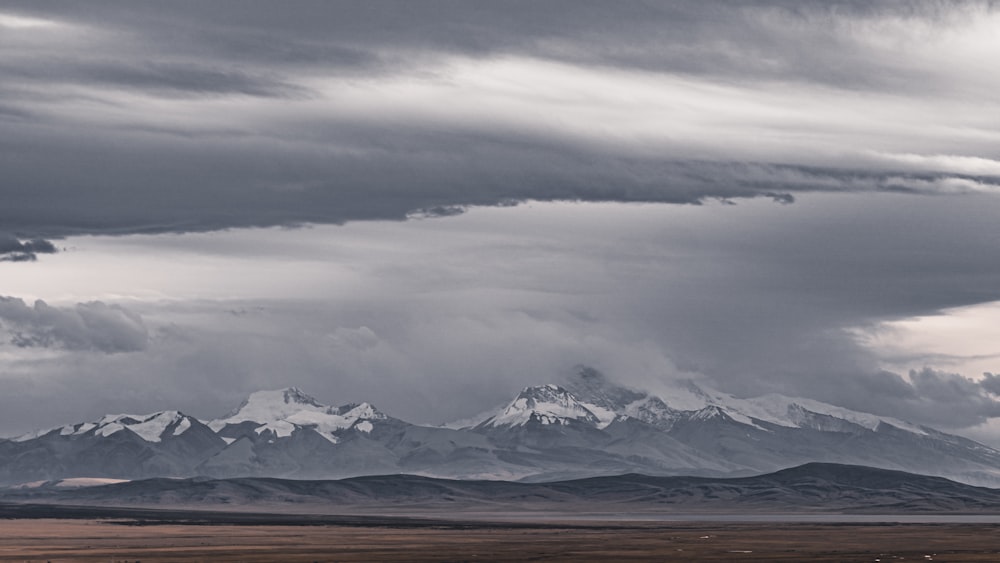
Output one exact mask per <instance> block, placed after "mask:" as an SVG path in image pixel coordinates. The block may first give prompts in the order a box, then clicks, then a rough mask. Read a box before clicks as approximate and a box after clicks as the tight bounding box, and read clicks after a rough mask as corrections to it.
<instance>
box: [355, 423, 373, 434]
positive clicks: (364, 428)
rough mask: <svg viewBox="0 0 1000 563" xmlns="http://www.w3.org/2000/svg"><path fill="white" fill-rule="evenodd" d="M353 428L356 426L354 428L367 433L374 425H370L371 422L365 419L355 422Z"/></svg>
mask: <svg viewBox="0 0 1000 563" xmlns="http://www.w3.org/2000/svg"><path fill="white" fill-rule="evenodd" d="M354 428H356V429H358V430H360V431H362V432H364V433H369V432H371V431H372V428H374V426H372V423H371V422H369V421H367V420H362V421H361V422H359V423H357V424H355V425H354Z"/></svg>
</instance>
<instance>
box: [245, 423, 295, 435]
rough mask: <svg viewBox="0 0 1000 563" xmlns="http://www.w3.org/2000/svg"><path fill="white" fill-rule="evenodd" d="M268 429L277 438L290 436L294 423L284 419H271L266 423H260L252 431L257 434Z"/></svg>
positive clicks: (293, 430)
mask: <svg viewBox="0 0 1000 563" xmlns="http://www.w3.org/2000/svg"><path fill="white" fill-rule="evenodd" d="M268 430H270V431H271V432H274V435H275V436H277V437H278V438H286V437H288V436H291V435H292V432H295V425H294V424H292V423H291V422H286V421H284V420H273V421H271V422H268V423H267V424H261V425H260V426H258V427H257V428H256V429H255V430H254V432H256V433H257V434H263V433H264V432H267V431H268Z"/></svg>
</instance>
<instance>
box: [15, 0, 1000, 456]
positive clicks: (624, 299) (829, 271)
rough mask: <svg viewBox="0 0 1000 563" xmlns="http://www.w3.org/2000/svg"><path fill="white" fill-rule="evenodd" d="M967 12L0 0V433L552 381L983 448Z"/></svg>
mask: <svg viewBox="0 0 1000 563" xmlns="http://www.w3.org/2000/svg"><path fill="white" fill-rule="evenodd" d="M997 60H1000V6H998V5H996V4H995V3H992V2H939V1H935V2H930V1H928V2H918V1H912V2H896V1H891V0H890V1H884V2H877V3H872V2H862V1H858V2H829V1H822V2H820V1H816V2H809V1H788V2H785V1H773V2H706V1H692V2H683V1H677V2H662V3H658V2H627V1H625V2H587V1H580V0H573V1H567V2H557V1H549V2H537V1H532V2H515V1H508V2H466V1H454V2H449V1H425V2H380V1H365V2H325V1H324V2H307V1H295V2H272V3H251V2H243V1H238V2H237V1H232V2H226V1H213V2H201V1H191V2H171V3H162V2H132V1H128V2H125V1H120V2H106V1H94V2H87V3H79V2H70V1H67V2H37V1H24V2H18V1H16V0H13V1H11V0H8V1H6V2H4V3H3V4H2V5H0V386H2V390H3V392H2V393H0V435H14V434H17V433H20V432H25V431H28V430H31V429H34V428H37V427H43V426H53V425H57V424H62V423H68V422H78V421H83V420H88V419H93V418H96V417H98V416H100V415H102V414H104V413H106V412H122V411H134V412H150V411H154V410H160V409H165V408H180V409H181V410H184V411H186V412H189V413H190V414H193V415H196V416H200V417H203V418H212V417H216V416H219V415H221V414H223V413H224V412H225V411H227V410H229V409H231V408H233V407H234V406H236V404H238V403H239V401H240V399H241V398H242V397H243V396H245V395H246V394H247V393H249V392H251V391H254V390H258V389H262V388H277V387H283V386H286V385H297V386H299V387H301V388H303V389H304V390H305V391H306V392H308V393H311V394H313V395H315V396H316V397H317V398H318V399H320V400H322V401H324V402H327V403H333V404H342V403H346V402H350V401H360V400H368V401H371V402H373V403H375V404H376V406H378V407H379V408H381V409H382V410H384V411H386V412H388V413H390V414H392V415H394V416H397V417H400V418H403V419H405V420H410V421H413V422H421V423H440V422H444V421H446V420H449V419H454V418H462V417H466V416H469V415H472V414H475V413H477V412H479V411H481V410H484V409H486V408H489V407H491V406H494V405H496V404H498V403H501V402H503V401H504V400H506V399H508V398H509V397H510V396H511V395H512V394H513V393H516V391H517V390H518V389H519V388H520V387H521V386H523V385H529V384H537V383H547V382H550V381H557V380H558V379H559V378H560V377H562V376H563V375H564V374H565V373H567V372H569V371H570V370H572V369H573V366H575V365H578V364H586V365H590V366H593V367H595V368H598V369H600V370H602V371H604V372H605V373H607V374H608V375H609V376H610V377H612V378H614V379H617V380H620V381H622V382H625V383H628V384H632V385H637V386H644V387H652V388H662V387H665V386H667V385H668V383H669V382H671V381H675V380H678V379H694V380H696V381H699V382H702V383H703V384H706V385H710V386H714V387H717V388H719V389H720V390H723V391H728V392H731V393H735V394H738V395H741V396H752V395H757V394H762V393H769V392H779V393H784V394H788V395H796V396H804V397H809V398H814V399H819V400H823V401H827V402H831V403H834V404H837V405H842V406H845V407H849V408H855V409H859V410H865V411H870V412H875V413H878V414H885V415H891V416H896V417H900V418H904V419H908V420H912V421H914V422H918V423H925V424H930V425H933V426H936V427H939V428H942V429H945V430H949V431H955V432H959V433H962V434H964V435H968V436H972V437H974V438H977V439H980V440H983V441H986V442H989V443H991V444H995V445H1000V401H998V399H1000V395H998V394H1000V376H995V375H993V374H1000V345H998V344H996V343H997V342H1000V97H998V96H997V95H996V92H998V91H1000V73H997V72H995V64H996V63H995V61H997Z"/></svg>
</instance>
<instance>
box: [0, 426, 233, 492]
mask: <svg viewBox="0 0 1000 563" xmlns="http://www.w3.org/2000/svg"><path fill="white" fill-rule="evenodd" d="M224 446H225V442H224V441H223V440H222V438H220V437H219V436H218V435H217V434H216V433H215V432H214V431H212V429H211V428H209V427H208V426H206V425H205V424H204V423H202V422H201V421H199V420H198V419H196V418H194V417H191V416H188V415H186V414H184V413H181V412H178V411H162V412H157V413H153V414H147V415H131V414H117V415H106V416H103V417H101V418H100V419H98V420H95V421H91V422H83V423H78V424H70V425H66V426H61V427H58V428H50V429H48V430H43V431H39V432H32V433H30V434H26V435H23V436H18V437H17V438H14V439H12V440H9V441H6V442H0V483H16V482H26V481H37V480H50V479H65V478H81V477H86V478H112V479H136V478H142V477H147V476H150V475H160V476H171V477H174V476H187V475H191V474H193V473H194V471H195V467H196V466H197V465H198V463H200V461H201V460H202V459H204V458H205V457H207V456H209V455H212V454H214V453H215V452H218V451H219V450H221V449H222V448H223V447H224Z"/></svg>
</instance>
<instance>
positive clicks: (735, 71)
mask: <svg viewBox="0 0 1000 563" xmlns="http://www.w3.org/2000/svg"><path fill="white" fill-rule="evenodd" d="M3 13H9V14H12V15H13V16H16V17H20V18H34V19H33V20H31V21H29V22H28V23H27V24H23V25H28V26H29V27H27V28H24V29H22V28H18V27H17V26H14V27H11V28H10V29H7V30H5V38H4V53H5V56H4V61H3V63H2V70H3V73H2V74H3V79H2V80H0V91H2V93H3V97H4V100H5V101H4V107H3V109H2V110H0V116H7V117H6V119H7V121H8V126H7V127H5V131H4V133H3V134H0V149H2V156H0V164H2V166H3V169H4V171H5V179H4V182H3V184H2V185H0V196H2V199H3V201H4V205H3V206H2V210H0V224H2V225H4V226H5V228H8V229H12V230H17V231H18V232H24V233H27V234H29V235H30V236H43V235H45V236H62V235H67V234H73V233H126V232H165V231H187V230H212V229H223V228H228V227H238V226H258V225H292V224H298V223H303V222H328V223H340V222H344V221H349V220H363V219H401V218H404V217H406V216H407V214H408V213H410V212H412V211H414V210H426V209H454V208H459V207H463V206H468V205H496V204H498V203H503V202H508V201H512V200H527V199H540V200H585V201H652V202H668V203H697V202H700V201H703V200H704V199H706V198H722V199H732V198H742V197H755V196H766V197H771V198H773V199H775V201H778V202H781V203H790V202H792V201H794V195H793V194H794V193H795V192H802V191H817V190H819V191H826V190H830V191H869V190H902V191H916V192H921V193H923V192H932V193H936V192H940V191H949V192H950V191H963V190H964V191H977V190H996V189H998V188H997V181H996V179H995V178H994V177H991V176H988V175H987V176H975V175H972V176H970V175H962V174H961V172H960V171H959V172H958V173H954V172H952V173H949V172H941V171H936V170H929V171H922V170H914V169H912V166H913V164H912V163H910V165H908V166H909V168H908V167H907V166H899V165H898V163H896V164H894V165H887V164H886V163H885V162H882V161H879V162H877V163H876V164H874V165H872V164H871V163H868V164H866V165H865V166H860V167H859V166H857V165H858V163H857V162H853V163H852V162H841V163H836V165H835V166H824V165H822V164H817V163H816V162H814V161H815V160H816V159H815V158H805V157H803V155H802V154H797V151H798V149H795V148H794V146H795V145H794V144H793V145H791V146H792V149H790V150H789V151H784V152H782V151H780V150H777V152H775V153H774V154H773V155H771V157H768V156H767V155H765V156H754V157H746V156H742V155H737V154H733V151H730V150H728V148H727V146H726V145H724V144H721V145H719V146H718V148H714V149H710V150H711V151H713V152H714V153H715V154H710V155H708V157H706V158H693V157H692V156H690V155H692V154H694V155H698V154H700V152H699V151H702V149H698V148H697V146H701V145H698V144H697V143H701V144H703V145H705V146H709V147H711V146H713V145H715V144H716V143H714V142H713V138H712V137H711V136H709V137H706V138H705V139H700V140H697V143H696V142H695V141H691V142H690V143H689V142H688V141H687V140H686V139H685V138H684V135H683V134H678V135H676V136H674V135H673V134H672V133H671V131H670V129H671V126H672V124H670V123H665V124H664V135H665V136H666V137H665V138H667V139H669V140H670V141H669V143H667V144H666V145H665V146H663V147H660V148H658V149H647V150H645V151H644V150H637V146H638V147H639V148H640V149H641V146H642V144H641V143H636V144H634V145H629V146H618V144H617V143H616V142H615V139H614V138H613V137H610V138H601V139H597V140H595V139H593V138H588V137H586V135H583V136H581V134H580V133H579V132H574V131H573V130H572V127H570V130H565V131H564V130H557V129H556V128H553V127H549V126H546V125H544V124H543V125H540V126H537V127H534V128H532V126H531V122H530V119H529V120H527V121H525V120H524V118H523V117H521V116H522V114H524V113H525V112H526V111H529V112H530V111H532V107H533V106H532V104H534V103H535V102H537V101H539V100H537V99H536V98H534V97H533V96H536V95H537V93H536V92H533V91H531V86H532V80H533V79H532V78H521V79H519V80H521V81H522V83H521V84H519V85H521V86H525V87H526V88H527V91H526V93H522V94H513V95H511V99H514V100H517V99H521V102H520V103H522V105H523V106H524V107H523V108H513V109H510V110H503V108H500V110H501V111H499V112H495V111H493V110H492V109H491V106H490V105H489V104H491V103H492V101H491V98H490V95H488V94H483V93H468V94H464V93H459V94H456V95H457V96H459V100H464V102H462V103H465V104H466V105H467V106H468V108H467V109H465V110H463V111H466V112H467V113H458V114H456V116H455V117H442V116H441V115H439V114H438V113H435V112H440V111H445V112H447V111H451V110H452V109H453V108H451V107H450V106H451V105H453V101H450V100H446V99H438V98H435V97H434V96H433V95H432V96H431V97H430V98H429V99H426V100H423V99H422V98H421V97H420V96H421V95H423V96H427V94H421V95H411V94H407V93H406V92H405V91H403V90H405V88H406V87H407V85H414V84H416V85H427V84H433V85H436V86H438V87H441V85H447V84H449V81H451V80H452V78H451V76H450V75H449V74H448V73H449V72H451V71H449V70H448V69H449V66H448V65H449V64H451V63H450V62H449V61H453V60H454V59H456V58H462V59H463V60H470V61H473V64H472V66H471V68H472V69H473V70H474V69H476V68H480V67H482V68H485V65H489V64H494V63H497V62H498V61H503V60H506V59H509V58H511V57H515V58H516V57H521V58H527V59H531V60H535V61H544V62H551V63H557V64H563V65H570V67H572V68H573V69H576V70H578V71H581V72H593V73H598V75H601V74H600V73H609V72H610V73H614V72H618V71H627V72H634V73H637V74H636V76H640V77H652V78H657V77H659V78H663V77H668V78H676V79H678V80H682V81H683V80H687V79H689V78H692V79H696V80H709V81H712V83H713V84H721V85H729V86H731V87H733V88H737V89H738V88H744V87H747V88H754V87H756V86H755V85H759V84H762V83H770V84H781V85H783V89H787V90H788V91H791V92H794V91H795V89H796V88H799V87H807V88H815V87H824V88H835V89H837V88H840V89H844V90H845V92H854V91H859V92H865V91H872V92H886V93H889V94H892V95H905V96H917V97H918V98H919V97H920V96H926V95H927V92H930V91H931V90H933V89H936V88H937V89H944V90H948V91H949V92H952V91H958V90H961V92H959V94H961V95H975V93H976V92H978V91H979V90H976V89H975V88H973V87H974V86H975V84H971V82H970V81H968V80H953V79H948V77H942V76H938V75H933V76H930V77H928V76H925V74H927V73H931V74H933V73H935V72H938V71H939V70H940V68H941V67H940V65H936V66H935V65H931V64H930V63H933V62H934V61H930V63H927V64H925V65H924V66H920V65H916V64H915V63H912V61H911V60H910V59H907V58H906V57H904V56H902V55H900V54H899V53H898V52H897V51H894V50H893V49H887V48H885V47H884V46H880V45H881V44H880V43H879V42H878V41H877V40H878V39H880V38H883V37H886V36H888V37H889V38H890V39H892V38H893V37H896V36H897V35H898V36H899V37H898V38H897V39H899V41H900V42H901V44H904V45H905V44H906V41H908V40H912V39H913V37H916V36H920V33H919V32H920V30H922V29H925V28H926V27H927V26H940V27H941V28H942V29H944V30H946V31H947V30H949V29H953V28H954V29H957V30H962V29H963V27H962V26H967V25H972V23H970V22H973V23H974V22H975V21H976V19H975V17H976V16H977V15H983V14H988V13H989V8H988V6H986V5H982V4H975V3H960V4H955V5H953V6H949V5H942V4H940V3H936V2H916V3H914V2H887V3H879V4H878V5H871V4H869V3H865V2H840V3H833V4H830V3H826V2H806V3H803V2H790V3H789V2H753V3H740V4H739V5H732V4H729V3H722V2H719V3H714V2H707V3H706V2H664V3H655V2H654V3H649V2H625V3H617V2H616V3H614V4H613V5H612V4H607V3H603V2H498V3H488V4H482V3H475V4H470V3H466V2H451V1H442V2H421V3H411V2H363V3H353V2H351V3H341V2H332V3H328V2H311V1H302V2H297V3H295V4H292V5H279V4H269V3H263V4H247V3H244V2H211V3H203V2H184V3H178V4H172V5H170V6H169V7H167V6H165V5H163V4H159V3H154V2H129V3H121V2H114V1H109V2H92V3H87V4H86V5H85V6H84V5H80V4H78V3H74V2H53V3H44V4H40V3H36V2H11V3H7V4H5V7H4V12H3ZM19 25H20V24H19ZM31 26H34V27H31ZM914 30H916V31H914ZM920 37H923V36H920ZM911 59H912V57H911ZM601 76H603V75H601ZM972 76H977V75H972ZM960 78H965V76H964V75H963V77H960ZM391 80H396V82H391ZM617 80H618V78H616V77H615V76H614V75H608V76H604V77H603V78H601V81H602V82H601V83H600V85H597V86H593V85H591V86H582V87H581V88H584V89H586V88H598V89H601V88H603V87H605V86H607V87H611V86H613V85H614V84H615V83H616V81H617ZM637 80H640V82H641V80H642V79H641V78H640V79H637ZM984 80H985V79H984ZM324 81H325V82H324ZM359 81H362V82H364V81H368V82H364V83H365V84H369V86H366V87H370V88H371V90H370V93H371V94H372V96H368V98H372V97H374V98H377V97H378V96H380V95H384V96H389V97H388V98H386V99H385V100H382V101H379V102H378V103H377V104H376V105H374V106H372V107H369V108H361V109H360V110H357V109H352V107H354V106H352V105H351V104H356V103H359V102H358V101H357V100H346V101H345V100H343V99H342V96H341V95H342V94H343V93H344V92H349V91H351V88H354V87H357V86H358V84H359ZM387 81H388V82H387ZM323 84H326V86H322V85H323ZM784 85H787V88H784ZM916 85H919V87H914V86H916ZM323 88H326V89H327V91H326V92H321V91H319V90H322V89H323ZM969 88H972V90H971V92H972V93H971V94H970V93H969V92H966V90H967V89H969ZM317 89H319V90H317ZM397 89H400V90H401V91H400V92H399V93H396V90H397ZM541 91H544V89H542V90H541ZM915 92H916V93H919V94H915ZM597 93H600V92H597ZM952 93H954V92H952ZM357 95H358V96H361V98H360V99H361V100H362V101H364V99H366V97H365V95H364V94H363V93H361V94H357ZM733 95H734V96H735V97H734V98H733V99H732V100H733V101H735V100H739V99H741V96H739V95H738V94H733ZM803 95H804V96H808V95H809V94H808V93H805V94H803ZM956 95H958V94H956ZM324 96H327V97H324ZM331 96H332V97H331ZM338 96H341V97H338ZM519 96H520V97H521V98H518V97H519ZM247 98H250V99H251V100H247ZM258 98H260V99H265V100H270V101H271V103H270V105H263V106H255V105H252V103H251V102H252V99H258ZM835 99H837V100H838V102H839V100H840V98H835ZM843 100H844V103H847V104H849V103H851V101H850V100H851V98H843ZM541 101H544V98H542V99H541ZM299 102H303V105H301V106H299V105H296V104H297V103H299ZM306 102H308V103H306ZM199 103H203V104H206V105H197V104H199ZM410 103H414V104H418V106H419V107H418V110H415V111H416V113H406V112H404V113H403V114H401V115H396V114H394V113H393V112H394V111H395V110H397V109H399V108H403V107H406V106H407V104H410ZM685 103H686V102H685V101H684V100H682V101H680V102H678V105H679V106H683V105H684V104H685ZM720 103H722V104H723V105H721V106H719V107H720V109H722V110H725V109H726V107H727V105H726V104H728V102H720ZM767 103H770V104H775V103H782V102H780V101H779V102H776V101H774V100H770V101H768V102H767ZM213 104H214V105H213ZM480 105H481V106H482V108H479V107H478V106H480ZM784 105H786V106H787V105H788V104H784ZM565 106H567V107H572V104H568V105H565ZM538 111H544V109H542V108H540V109H539V110H538ZM636 111H637V112H640V113H641V112H643V111H649V112H650V116H651V117H655V116H656V115H657V111H659V110H657V109H655V108H653V109H648V110H646V109H642V108H640V107H638V106H637V107H636ZM699 111H702V112H704V113H705V114H706V115H708V114H711V113H712V112H713V111H714V110H713V108H711V107H709V108H706V109H703V110H699ZM727 111H728V110H727ZM749 111H750V113H748V115H749V116H755V115H759V113H760V110H759V109H755V108H750V110H749ZM505 112H506V113H505ZM602 116H603V114H602V113H600V112H599V111H597V112H594V113H593V114H590V113H584V114H581V115H579V116H567V117H566V118H565V119H563V120H561V121H558V123H562V124H563V125H566V126H580V127H584V128H586V127H595V128H596V130H598V131H600V130H603V129H604V128H605V126H609V127H610V126H616V120H617V118H616V117H614V116H612V117H607V116H604V117H602ZM574 119H575V120H577V121H578V123H573V121H572V120H574ZM754 119H756V118H754ZM810 119H811V116H803V117H802V118H800V119H799V120H798V121H800V122H801V123H803V124H806V125H805V126H806V127H808V123H809V120H810ZM858 119H859V123H863V122H864V116H859V117H858ZM519 120H520V121H519ZM603 120H607V123H604V122H603ZM775 127H778V129H779V133H780V134H784V133H783V129H784V128H785V127H787V124H784V123H780V122H779V123H776V124H775ZM706 135H708V134H707V133H706ZM718 135H723V133H718ZM601 136H602V137H607V135H605V134H602V135H601ZM758 137H759V135H758V136H750V137H748V139H753V141H752V142H751V141H749V140H747V141H734V142H736V143H737V145H738V146H736V147H735V148H737V149H739V150H743V149H744V148H752V147H753V146H755V145H756V144H757V142H756V139H757V138H758ZM696 145H697V146H696ZM948 146H952V145H948ZM692 147H694V148H692ZM849 148H850V149H851V150H853V149H854V148H855V147H853V146H851V147H849ZM956 150H957V149H956ZM702 152H703V151H702ZM736 152H739V151H736ZM935 162H937V161H935Z"/></svg>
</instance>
